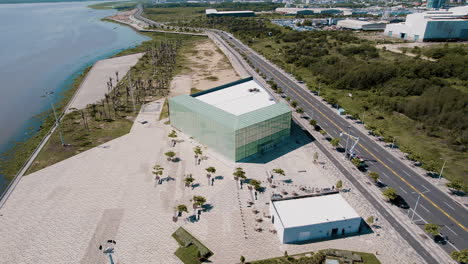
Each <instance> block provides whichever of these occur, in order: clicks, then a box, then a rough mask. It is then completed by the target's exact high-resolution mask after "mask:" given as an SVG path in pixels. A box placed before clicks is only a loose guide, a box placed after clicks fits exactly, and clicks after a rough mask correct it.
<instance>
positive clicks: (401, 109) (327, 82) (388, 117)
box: [177, 17, 468, 192]
mask: <svg viewBox="0 0 468 264" xmlns="http://www.w3.org/2000/svg"><path fill="white" fill-rule="evenodd" d="M177 25H178V26H185V27H189V26H193V27H211V28H212V27H215V28H218V29H222V30H226V31H229V32H231V33H233V34H234V35H235V36H236V37H237V38H239V39H241V40H242V41H243V42H244V43H246V44H248V45H249V46H251V47H252V48H253V49H254V50H256V51H257V52H259V53H260V54H262V55H264V56H265V57H266V58H268V59H269V60H270V61H272V62H273V63H275V64H276V65H278V66H279V67H281V68H283V69H284V70H285V71H287V72H291V73H292V74H293V75H294V76H295V77H296V78H297V79H298V80H300V81H304V82H305V83H306V84H307V86H308V87H309V89H310V90H311V91H318V90H320V96H321V97H323V98H324V99H325V101H326V102H328V103H329V104H331V105H333V106H334V107H337V106H340V107H343V108H344V109H346V113H347V114H349V115H350V116H351V118H353V119H359V120H361V121H363V122H364V123H365V124H366V128H367V129H369V130H370V131H371V133H373V134H374V135H376V136H379V137H380V139H381V140H383V141H385V142H387V144H388V145H391V143H392V142H393V141H394V142H395V147H397V148H400V149H401V150H402V151H403V152H405V153H407V154H408V158H409V159H410V160H413V161H415V162H416V161H417V162H419V163H420V166H422V168H424V169H426V170H427V171H429V172H430V174H429V175H428V176H431V177H438V175H437V173H438V172H439V171H440V169H441V167H442V164H443V163H444V161H443V160H441V159H442V158H444V159H446V160H447V166H446V167H445V169H444V177H446V178H447V179H448V180H450V181H452V184H451V185H449V186H450V187H452V188H454V189H461V190H464V191H465V192H468V167H467V166H466V160H467V159H468V153H467V150H468V133H467V132H466V131H467V124H468V119H467V118H468V116H467V115H466V114H464V113H465V106H466V105H467V104H468V91H467V90H468V89H467V88H466V87H468V71H466V70H465V68H466V67H465V65H467V64H468V46H466V45H460V44H455V43H450V44H443V45H439V46H433V47H430V48H417V49H415V50H414V51H412V52H413V53H419V54H421V55H424V56H427V57H431V58H434V59H437V60H438V61H437V63H434V62H431V61H427V60H422V59H419V58H411V57H407V56H405V55H402V54H395V53H392V52H387V51H383V50H378V49H376V48H375V45H376V44H381V43H387V42H388V40H368V39H364V38H362V37H361V35H360V33H354V32H351V31H307V32H298V31H293V30H292V29H290V28H285V27H280V26H277V25H274V24H272V23H270V21H268V20H266V19H258V18H254V19H252V18H228V17H224V18H206V17H205V18H200V19H194V20H192V21H186V22H179V23H177ZM275 85H277V84H275ZM275 85H273V86H275ZM278 85H279V84H278ZM298 107H302V106H300V105H299V106H298ZM318 125H320V124H318Z"/></svg>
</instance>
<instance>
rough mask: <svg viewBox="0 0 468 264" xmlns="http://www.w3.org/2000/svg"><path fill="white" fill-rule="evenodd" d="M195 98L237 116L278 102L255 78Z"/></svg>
mask: <svg viewBox="0 0 468 264" xmlns="http://www.w3.org/2000/svg"><path fill="white" fill-rule="evenodd" d="M195 98H196V99H198V100H200V101H202V102H205V103H207V104H210V105H212V106H215V107H217V108H219V109H221V110H224V111H226V112H228V113H231V114H233V115H236V116H239V115H242V114H245V113H248V112H252V111H255V110H257V109H260V108H263V107H267V106H270V105H273V104H276V101H275V100H274V99H273V97H272V96H271V95H270V94H269V93H268V92H267V91H266V90H265V89H264V88H263V87H262V86H261V85H260V84H258V83H257V82H256V81H255V80H250V81H247V82H243V83H239V84H235V85H233V86H230V87H226V88H223V89H220V90H217V91H213V92H209V93H206V94H203V95H200V96H197V97H195Z"/></svg>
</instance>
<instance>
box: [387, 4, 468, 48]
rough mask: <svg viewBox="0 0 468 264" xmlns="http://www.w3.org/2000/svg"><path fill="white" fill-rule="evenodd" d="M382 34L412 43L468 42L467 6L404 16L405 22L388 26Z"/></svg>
mask: <svg viewBox="0 0 468 264" xmlns="http://www.w3.org/2000/svg"><path fill="white" fill-rule="evenodd" d="M384 34H385V35H386V36H389V37H395V38H401V39H407V40H414V41H444V40H468V6H461V7H454V8H451V9H449V10H445V11H428V12H424V13H417V14H410V15H408V16H406V22H403V23H396V24H388V25H387V27H386V28H385V32H384Z"/></svg>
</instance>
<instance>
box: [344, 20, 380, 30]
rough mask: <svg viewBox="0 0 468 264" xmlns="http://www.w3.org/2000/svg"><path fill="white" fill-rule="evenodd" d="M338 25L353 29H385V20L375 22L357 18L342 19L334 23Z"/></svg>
mask: <svg viewBox="0 0 468 264" xmlns="http://www.w3.org/2000/svg"><path fill="white" fill-rule="evenodd" d="M336 25H337V26H338V27H341V28H346V29H353V30H365V31H371V30H385V26H386V25H387V23H385V22H375V21H365V20H357V19H344V20H340V21H338V22H337V23H336Z"/></svg>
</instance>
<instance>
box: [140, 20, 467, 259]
mask: <svg viewBox="0 0 468 264" xmlns="http://www.w3.org/2000/svg"><path fill="white" fill-rule="evenodd" d="M140 14H141V12H139V13H138V16H136V17H137V19H139V18H143V17H141V16H140ZM143 20H145V22H147V23H150V24H153V23H154V24H159V23H155V22H154V21H151V20H149V19H146V18H143ZM210 31H211V32H213V33H216V34H217V35H219V36H221V37H222V38H223V39H224V40H225V41H226V42H228V43H229V44H230V45H232V46H233V47H235V48H236V50H237V52H239V53H240V54H241V55H244V56H245V58H247V60H248V61H250V62H251V63H252V65H253V66H254V67H256V68H258V69H259V70H260V72H261V73H263V74H265V75H266V76H267V78H268V79H271V80H274V81H275V82H276V83H277V84H278V86H279V87H280V88H282V90H283V91H284V93H285V94H286V95H287V96H289V97H290V98H291V99H292V100H295V101H297V102H298V104H299V106H300V107H301V108H303V109H304V112H305V113H306V114H307V115H308V116H310V117H313V119H315V120H317V122H318V124H319V125H320V126H321V127H322V128H323V129H324V130H325V131H326V132H327V134H329V135H330V136H331V137H340V133H341V132H346V131H348V126H349V123H348V122H346V121H345V120H344V119H343V117H341V116H339V115H338V114H337V112H336V111H333V110H331V109H330V108H329V107H328V106H327V105H326V104H325V103H324V102H323V101H322V100H321V99H320V97H318V96H314V95H313V94H312V93H310V92H309V91H307V90H306V89H304V88H302V87H301V86H300V85H299V84H298V83H296V82H295V81H293V80H292V79H291V78H289V76H287V74H284V73H283V72H282V71H280V70H278V69H277V68H276V67H274V66H272V65H270V64H269V63H268V62H267V61H265V60H264V59H263V58H262V57H260V56H258V55H257V54H256V53H255V52H252V50H251V49H249V48H248V47H247V46H246V45H244V44H243V43H242V42H240V41H239V40H237V39H236V38H234V37H233V36H232V35H229V34H228V33H226V32H224V31H220V30H210ZM350 134H351V135H353V136H356V137H359V139H360V140H359V144H358V145H357V147H356V149H355V153H356V154H357V155H358V156H360V157H362V158H364V159H365V160H366V164H367V165H368V170H370V171H376V172H378V173H379V174H380V175H381V181H382V182H384V183H385V184H386V185H387V186H389V187H392V188H394V189H396V190H397V192H398V193H399V195H400V196H401V197H403V198H404V199H405V201H406V202H407V203H408V204H409V205H410V206H411V207H412V208H413V207H414V206H415V204H416V200H417V198H418V196H419V195H421V199H420V201H419V205H418V207H417V209H416V217H415V223H416V224H418V225H419V226H420V227H421V228H423V227H424V223H426V222H429V223H436V224H439V225H440V226H441V227H442V229H441V233H442V235H443V236H446V237H447V238H448V241H449V243H447V244H445V245H441V246H442V248H443V249H444V250H445V251H446V252H447V253H450V252H452V251H453V250H460V249H465V248H468V229H467V226H468V214H467V211H466V209H465V208H464V207H462V206H461V205H459V204H458V203H457V202H455V201H454V200H452V199H451V198H450V197H448V196H447V195H446V194H444V193H442V191H440V190H439V189H437V188H436V187H434V186H432V185H431V184H430V183H429V182H427V181H426V180H425V179H423V178H422V176H421V175H419V174H417V173H416V172H415V171H414V170H412V169H411V168H410V167H408V166H407V165H405V164H404V163H403V162H402V161H400V160H399V159H398V158H396V157H394V156H393V155H392V154H390V153H389V152H388V150H387V149H385V148H383V147H382V146H380V145H379V144H378V143H376V142H375V141H374V140H373V139H372V138H370V137H369V136H368V135H366V134H363V133H362V132H360V131H359V130H357V129H351V130H350ZM318 145H319V146H320V144H318ZM321 147H322V150H323V151H324V153H327V156H329V158H330V159H331V160H332V161H334V163H335V164H336V166H337V167H338V168H339V169H340V170H341V171H342V173H343V174H344V175H345V176H346V177H347V178H349V179H350V180H351V181H352V182H353V183H356V179H354V178H353V177H352V176H351V175H350V173H349V172H348V171H347V170H346V169H345V168H344V167H343V166H342V165H341V164H340V162H338V161H337V160H336V159H335V158H333V156H331V155H330V153H328V151H326V149H324V148H323V146H321ZM356 186H359V184H357V185H356ZM360 191H361V192H362V193H363V194H364V195H365V196H366V198H367V199H368V200H369V201H370V202H371V203H373V204H375V206H376V208H377V209H378V210H379V212H381V214H382V215H383V216H385V217H386V218H387V219H388V220H389V222H390V223H391V224H392V225H393V227H394V228H395V229H396V230H397V231H398V232H399V233H400V234H401V235H402V236H403V237H404V238H405V239H406V240H407V241H408V242H409V243H410V244H411V246H412V247H414V248H415V249H416V251H417V252H419V253H420V254H421V256H423V257H424V259H425V260H426V261H427V262H428V263H437V261H435V260H434V258H433V257H432V256H431V254H429V252H427V250H426V249H424V248H423V247H422V246H421V244H420V243H419V242H418V241H416V240H415V239H414V237H412V236H411V235H410V234H409V233H408V231H407V230H406V229H405V228H404V227H403V226H402V225H401V224H400V223H399V222H398V221H397V220H396V219H395V218H394V217H393V216H391V215H390V214H388V212H387V210H385V209H384V208H383V207H382V206H380V205H379V204H378V203H376V202H375V199H374V198H373V196H371V195H370V194H369V192H368V191H367V190H365V189H364V188H360ZM411 210H413V209H411ZM404 213H406V212H404Z"/></svg>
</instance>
